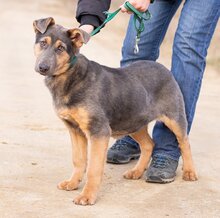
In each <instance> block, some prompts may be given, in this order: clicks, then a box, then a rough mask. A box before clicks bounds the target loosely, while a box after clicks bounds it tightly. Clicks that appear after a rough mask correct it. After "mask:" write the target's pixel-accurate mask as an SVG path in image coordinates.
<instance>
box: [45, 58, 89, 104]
mask: <svg viewBox="0 0 220 218" xmlns="http://www.w3.org/2000/svg"><path fill="white" fill-rule="evenodd" d="M72 61H73V62H75V63H74V64H73V62H72V63H70V67H69V69H68V70H67V71H66V72H65V73H63V74H60V75H57V76H47V77H46V78H45V83H46V86H47V87H48V89H49V90H50V92H51V94H52V97H53V101H54V104H55V105H56V106H58V105H59V106H63V105H64V104H68V101H69V100H71V101H73V99H75V101H78V100H79V99H76V97H74V96H77V95H78V93H79V92H81V91H83V89H85V86H86V85H87V80H89V79H90V78H89V77H90V75H88V70H87V68H88V64H89V60H88V59H87V58H86V57H84V56H83V55H79V56H77V58H73V60H72Z"/></svg>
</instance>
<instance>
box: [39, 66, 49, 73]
mask: <svg viewBox="0 0 220 218" xmlns="http://www.w3.org/2000/svg"><path fill="white" fill-rule="evenodd" d="M49 69H50V67H49V66H48V65H46V64H40V65H39V70H40V72H41V73H46V72H47V71H48V70H49Z"/></svg>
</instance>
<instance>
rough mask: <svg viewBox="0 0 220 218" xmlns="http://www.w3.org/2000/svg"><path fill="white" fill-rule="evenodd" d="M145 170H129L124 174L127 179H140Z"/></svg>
mask: <svg viewBox="0 0 220 218" xmlns="http://www.w3.org/2000/svg"><path fill="white" fill-rule="evenodd" d="M142 175H143V172H142V171H140V170H128V171H126V172H125V173H124V174H123V177H124V178H125V179H140V178H141V176H142Z"/></svg>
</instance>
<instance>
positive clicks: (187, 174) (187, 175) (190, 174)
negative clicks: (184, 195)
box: [183, 170, 198, 181]
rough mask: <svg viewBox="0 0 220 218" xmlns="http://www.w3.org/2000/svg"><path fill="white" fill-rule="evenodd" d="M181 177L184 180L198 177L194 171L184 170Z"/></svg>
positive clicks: (193, 179) (194, 179)
mask: <svg viewBox="0 0 220 218" xmlns="http://www.w3.org/2000/svg"><path fill="white" fill-rule="evenodd" d="M183 179H184V180H185V181H196V180H198V177H197V175H196V173H195V171H192V170H186V171H183Z"/></svg>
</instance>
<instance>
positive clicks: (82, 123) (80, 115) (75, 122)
mask: <svg viewBox="0 0 220 218" xmlns="http://www.w3.org/2000/svg"><path fill="white" fill-rule="evenodd" d="M56 112H57V115H58V117H59V118H60V119H62V120H64V121H67V122H68V123H69V124H72V126H73V127H79V128H80V129H81V130H82V131H83V132H84V133H86V132H87V131H88V126H89V113H88V111H87V110H86V108H84V107H73V108H59V109H57V110H56Z"/></svg>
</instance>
